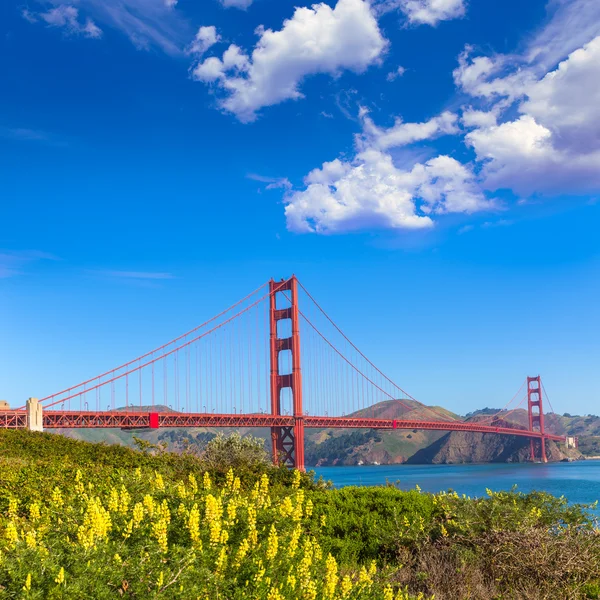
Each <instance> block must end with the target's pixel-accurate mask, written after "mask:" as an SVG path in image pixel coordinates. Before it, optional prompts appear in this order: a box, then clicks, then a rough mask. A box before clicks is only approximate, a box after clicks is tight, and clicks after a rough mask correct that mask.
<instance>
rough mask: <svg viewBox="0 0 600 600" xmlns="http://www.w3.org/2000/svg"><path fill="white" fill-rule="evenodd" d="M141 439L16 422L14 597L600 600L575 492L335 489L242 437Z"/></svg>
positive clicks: (3, 564)
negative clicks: (192, 444)
mask: <svg viewBox="0 0 600 600" xmlns="http://www.w3.org/2000/svg"><path fill="white" fill-rule="evenodd" d="M138 446H139V447H140V450H139V451H134V450H132V449H130V448H125V447H119V446H105V445H102V444H88V443H84V442H77V441H74V440H70V439H67V438H63V437H61V436H56V435H49V434H34V433H30V432H27V431H0V599H5V598H6V599H9V598H11V599H12V598H35V599H39V600H42V599H46V598H49V599H53V598H69V599H70V598H77V599H79V598H94V599H104V598H107V599H108V598H138V599H140V598H177V599H186V600H187V599H190V600H191V599H196V598H201V599H203V600H204V599H207V600H208V599H210V600H213V599H215V600H216V599H217V598H218V599H224V600H225V599H227V600H228V599H232V600H235V599H238V598H249V599H261V600H263V599H268V600H283V599H292V598H293V599H296V598H299V599H300V598H305V599H311V600H321V599H322V598H351V599H358V598H361V599H362V598H365V599H374V600H377V599H382V600H394V599H405V600H406V599H413V598H419V597H420V598H431V597H432V596H433V595H435V598H436V600H444V599H451V600H455V599H459V600H460V599H481V600H484V599H486V600H492V599H496V598H498V599H499V598H503V599H504V598H514V599H517V598H519V599H521V598H531V599H533V598H561V599H562V598H598V597H600V532H599V531H598V529H597V528H596V524H595V522H594V521H593V519H592V518H591V517H590V516H589V514H587V512H586V509H585V508H584V507H579V506H569V505H568V504H567V502H566V501H565V500H564V499H559V498H554V497H552V496H549V495H547V494H543V493H534V494H529V495H523V494H518V493H516V492H510V493H507V492H503V493H492V492H489V493H488V496H487V497H486V498H483V499H469V498H465V497H459V496H458V495H456V494H454V493H447V494H440V495H430V494H424V493H421V492H420V490H418V489H416V490H412V491H408V492H404V491H400V490H398V489H396V488H395V487H393V486H388V487H380V488H344V489H339V490H333V489H330V488H329V487H328V486H327V485H326V484H325V483H323V482H322V481H315V480H314V478H313V477H312V476H310V475H306V474H300V473H298V472H291V471H288V470H286V469H282V468H274V467H272V466H270V465H269V464H268V463H267V462H266V454H265V452H264V448H263V447H262V442H261V441H260V440H256V439H252V438H249V439H246V438H240V437H239V436H234V437H229V438H225V437H223V436H217V437H216V438H214V439H212V440H210V441H208V442H207V444H206V450H205V452H204V453H203V454H202V455H201V456H196V455H195V454H194V453H192V452H183V453H180V454H173V453H169V452H165V451H164V450H163V449H162V448H161V447H160V446H159V445H156V444H152V443H149V442H144V441H140V442H138ZM232 467H233V468H232Z"/></svg>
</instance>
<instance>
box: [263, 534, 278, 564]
mask: <svg viewBox="0 0 600 600" xmlns="http://www.w3.org/2000/svg"><path fill="white" fill-rule="evenodd" d="M278 548H279V539H278V537H277V530H276V529H275V525H271V530H270V531H269V539H268V540H267V552H266V557H267V560H273V559H274V558H275V557H276V556H277V550H278Z"/></svg>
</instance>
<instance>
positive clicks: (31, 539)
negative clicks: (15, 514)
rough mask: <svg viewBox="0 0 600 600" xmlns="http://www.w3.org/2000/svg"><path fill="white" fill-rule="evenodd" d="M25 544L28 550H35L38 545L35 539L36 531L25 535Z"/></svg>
mask: <svg viewBox="0 0 600 600" xmlns="http://www.w3.org/2000/svg"><path fill="white" fill-rule="evenodd" d="M25 543H26V544H27V547H28V548H35V547H36V545H37V540H36V539H35V531H28V532H27V533H26V534H25Z"/></svg>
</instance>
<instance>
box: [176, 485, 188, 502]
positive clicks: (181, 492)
mask: <svg viewBox="0 0 600 600" xmlns="http://www.w3.org/2000/svg"><path fill="white" fill-rule="evenodd" d="M177 495H178V496H179V497H180V498H182V499H183V498H186V497H187V490H186V489H185V484H184V483H183V481H180V482H179V483H178V484H177Z"/></svg>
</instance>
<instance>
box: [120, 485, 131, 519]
mask: <svg viewBox="0 0 600 600" xmlns="http://www.w3.org/2000/svg"><path fill="white" fill-rule="evenodd" d="M130 502H131V496H130V495H129V492H128V491H127V490H126V489H125V486H124V485H122V486H121V494H120V495H119V512H120V513H121V514H122V515H126V514H127V511H128V510H129V503H130Z"/></svg>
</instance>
